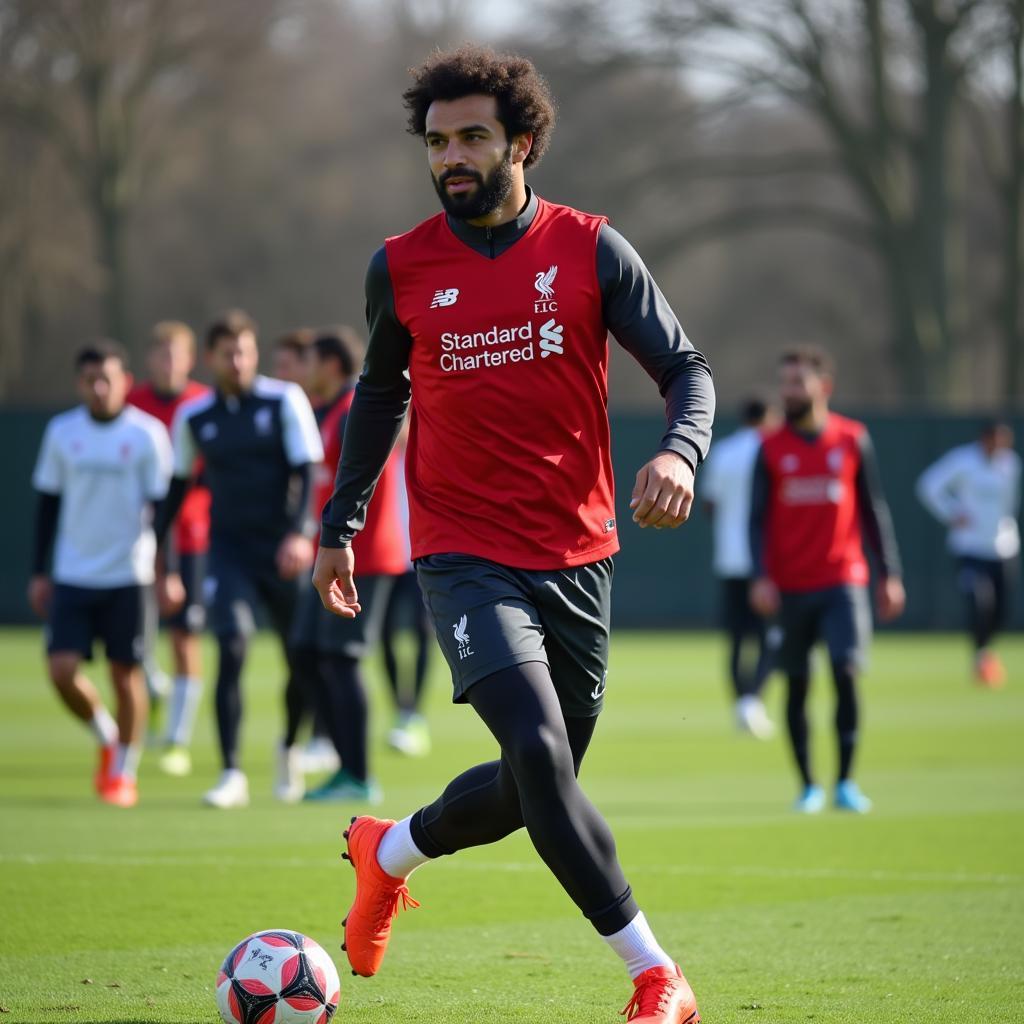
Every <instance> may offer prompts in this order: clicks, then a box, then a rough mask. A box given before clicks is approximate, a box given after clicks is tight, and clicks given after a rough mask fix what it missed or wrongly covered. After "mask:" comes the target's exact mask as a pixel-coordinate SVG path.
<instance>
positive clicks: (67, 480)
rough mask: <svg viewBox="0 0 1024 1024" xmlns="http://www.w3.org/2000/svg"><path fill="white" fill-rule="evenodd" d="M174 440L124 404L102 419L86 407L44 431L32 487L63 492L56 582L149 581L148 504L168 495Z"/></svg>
mask: <svg viewBox="0 0 1024 1024" xmlns="http://www.w3.org/2000/svg"><path fill="white" fill-rule="evenodd" d="M170 477H171V442H170V439H169V438H168V436H167V431H166V430H165V429H164V425H163V424H162V423H161V422H160V421H159V420H158V419H155V418H154V417H153V416H150V415H148V414H147V413H144V412H142V411H141V410H140V409H136V408H135V407H134V406H126V407H125V408H124V410H123V411H122V412H121V413H120V414H119V415H118V416H117V417H116V418H115V419H113V420H110V421H109V422H106V423H104V422H101V421H99V420H95V419H93V418H92V416H90V415H89V412H88V410H87V409H86V408H85V406H78V407H77V408H75V409H71V410H69V411H68V412H65V413H61V414H60V415H59V416H54V418H53V419H52V420H50V422H49V424H48V425H47V427H46V433H45V434H44V436H43V443H42V447H41V448H40V450H39V458H38V460H37V461H36V469H35V473H34V474H33V476H32V484H33V486H34V487H35V489H36V490H37V491H42V492H43V493H44V494H56V495H60V499H61V504H60V519H59V522H58V525H57V542H56V546H55V550H54V556H53V578H54V580H55V581H56V582H58V583H66V584H70V585H72V586H76V587H92V588H97V589H98V588H105V587H126V586H131V585H132V584H147V583H152V582H153V579H154V568H153V559H154V557H155V555H156V538H155V537H154V535H153V527H152V523H151V521H150V520H151V518H152V517H151V514H150V510H149V507H148V505H149V503H150V502H153V501H159V500H160V499H161V498H163V497H164V495H166V493H167V485H168V482H169V481H170Z"/></svg>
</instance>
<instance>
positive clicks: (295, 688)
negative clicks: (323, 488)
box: [270, 327, 339, 800]
mask: <svg viewBox="0 0 1024 1024" xmlns="http://www.w3.org/2000/svg"><path fill="white" fill-rule="evenodd" d="M315 338H316V331H314V330H312V329H311V328H309V327H294V328H292V330H290V331H286V332H285V333H284V334H282V335H281V336H280V337H279V338H278V339H277V341H275V342H274V347H273V350H272V351H271V357H270V358H271V371H270V376H271V377H274V378H276V379H277V380H284V381H289V382H290V383H292V384H298V385H299V387H301V388H302V390H303V391H305V392H306V395H307V397H310V398H312V392H311V391H310V374H311V372H312V362H313V341H314V339H315ZM332 472H333V470H332ZM285 707H286V709H287V712H286V713H287V715H288V716H289V723H290V721H291V716H292V715H295V716H297V717H296V723H299V724H301V722H303V721H305V719H306V718H307V717H309V718H310V719H311V721H312V723H313V734H312V735H311V736H310V738H309V741H308V742H307V744H306V746H305V748H304V749H303V750H302V752H301V755H293V757H292V759H291V760H287V759H282V760H280V763H279V774H280V778H279V779H278V782H277V788H278V789H279V791H280V794H281V798H282V799H285V800H289V799H290V800H298V799H300V798H301V796H302V786H301V778H302V776H301V773H299V774H298V775H296V776H294V778H293V777H292V772H291V767H292V766H293V764H294V757H295V756H300V757H301V768H302V772H333V771H335V770H336V769H337V768H338V764H339V762H338V755H337V753H336V752H335V750H334V744H333V743H332V742H331V737H330V729H329V728H328V726H327V723H326V722H325V721H324V719H323V715H322V714H321V713H320V710H319V704H318V702H317V701H316V697H315V691H314V689H312V688H311V687H306V686H303V684H302V682H301V681H300V680H298V679H294V678H290V679H289V680H288V688H287V690H286V691H285ZM290 729H291V725H290V724H288V725H286V732H288V731H290Z"/></svg>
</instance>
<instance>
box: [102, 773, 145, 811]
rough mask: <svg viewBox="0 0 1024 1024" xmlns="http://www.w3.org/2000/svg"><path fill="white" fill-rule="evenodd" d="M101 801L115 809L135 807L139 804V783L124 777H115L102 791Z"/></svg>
mask: <svg viewBox="0 0 1024 1024" xmlns="http://www.w3.org/2000/svg"><path fill="white" fill-rule="evenodd" d="M100 799H101V800H102V801H103V802H104V803H105V804H113V805H114V806H115V807H134V806H135V805H136V804H137V803H138V802H139V786H138V783H137V782H136V781H135V779H129V778H127V777H126V776H124V775H117V776H114V778H112V779H111V780H110V781H109V782H108V783H107V785H106V786H105V787H104V788H103V789H102V790H101V791H100Z"/></svg>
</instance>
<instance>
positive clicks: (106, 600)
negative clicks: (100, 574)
mask: <svg viewBox="0 0 1024 1024" xmlns="http://www.w3.org/2000/svg"><path fill="white" fill-rule="evenodd" d="M146 590H147V588H146V587H143V586H140V585H138V584H133V585H130V586H127V587H74V586H70V585H69V584H66V583H58V584H56V585H55V586H54V588H53V600H52V602H51V603H50V614H49V617H48V619H47V623H46V651H47V653H48V654H62V653H65V652H71V651H74V652H77V653H78V654H80V655H81V656H82V657H83V658H85V660H86V661H89V660H91V659H92V648H93V644H94V643H95V642H96V641H97V640H101V641H102V642H103V646H104V648H105V649H106V653H107V660H108V661H116V662H120V663H121V664H123V665H137V664H138V663H139V662H140V661H141V660H142V656H143V653H144V652H145V650H146V614H145V604H146V601H145V597H146Z"/></svg>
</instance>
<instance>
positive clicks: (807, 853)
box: [0, 630, 1024, 1024]
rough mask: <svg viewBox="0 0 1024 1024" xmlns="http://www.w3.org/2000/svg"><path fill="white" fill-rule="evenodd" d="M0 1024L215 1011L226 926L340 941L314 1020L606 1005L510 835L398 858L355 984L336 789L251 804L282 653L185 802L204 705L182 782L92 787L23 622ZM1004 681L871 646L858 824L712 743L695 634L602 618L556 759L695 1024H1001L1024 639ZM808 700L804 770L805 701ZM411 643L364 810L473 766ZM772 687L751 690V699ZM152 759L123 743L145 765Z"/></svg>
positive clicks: (205, 722)
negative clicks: (978, 681)
mask: <svg viewBox="0 0 1024 1024" xmlns="http://www.w3.org/2000/svg"><path fill="white" fill-rule="evenodd" d="M0 652H2V653H0V664H2V668H0V861H2V872H0V907H2V911H3V915H2V928H0V1021H19V1022H33V1024H35V1022H44V1021H46V1022H48V1021H76V1022H100V1021H120V1022H149V1021H154V1022H155V1021H175V1022H179V1024H183V1022H193V1021H195V1022H199V1021H203V1022H211V1024H213V1022H216V1021H217V1019H218V1015H217V1011H216V1008H215V1005H214V1000H213V993H212V984H213V980H214V975H215V972H216V969H217V967H218V965H219V963H220V961H221V959H222V958H223V956H224V954H225V953H226V952H227V951H228V949H229V948H230V947H231V946H232V945H233V944H234V943H235V942H236V941H237V940H238V939H240V938H241V937H243V936H244V935H246V934H248V933H249V932H252V931H255V930H258V929H261V928H270V927H287V928H292V929H296V930H299V931H303V932H306V933H307V934H309V935H311V936H313V937H314V938H316V939H317V940H318V941H320V942H321V943H322V944H323V945H324V946H325V947H326V948H327V949H328V950H329V951H330V952H332V953H333V954H335V955H336V957H337V958H338V959H339V966H340V967H341V974H342V1005H341V1009H340V1010H339V1013H338V1016H337V1018H336V1020H339V1021H375V1022H385V1021H386V1022H395V1021H417V1022H424V1024H432V1022H437V1024H441V1022H444V1024H449V1022H473V1024H479V1022H481V1021H523V1022H537V1024H540V1022H545V1024H547V1022H558V1024H562V1022H584V1021H586V1022H588V1024H594V1022H602V1021H606V1022H609V1024H610V1022H612V1021H615V1020H618V1019H621V1018H619V1017H617V1016H616V1011H618V1010H619V1009H620V1008H621V1007H622V1006H623V1005H624V1004H625V1003H626V1000H627V998H628V996H629V994H630V985H629V983H628V979H627V978H626V975H625V973H624V972H623V971H622V969H621V967H620V966H619V964H618V963H617V961H616V960H615V958H614V956H613V955H612V954H611V953H610V952H609V951H608V950H607V949H606V948H605V947H604V945H603V944H602V943H601V941H600V940H599V939H598V938H597V937H596V936H595V935H594V934H593V933H592V931H591V929H590V927H589V926H588V925H587V924H586V922H585V921H583V920H582V919H581V918H580V917H579V915H578V912H577V911H576V910H575V908H574V907H573V906H572V904H571V903H570V902H569V900H568V898H567V897H566V896H565V895H564V894H563V893H562V891H561V890H560V889H559V888H558V886H557V884H556V883H555V882H554V881H553V879H552V878H551V877H550V876H549V875H548V874H547V872H546V871H545V870H544V869H543V866H542V865H540V863H539V861H538V859H537V857H536V855H535V854H534V852H533V849H532V847H531V846H530V844H529V842H528V840H527V838H526V837H525V835H524V834H520V835H517V836H514V837H512V838H511V839H509V840H506V841H505V842H504V843H501V844H499V845H498V846H495V847H491V848H488V849H483V850H474V851H469V852H467V853H465V854H461V855H459V856H458V857H455V858H450V859H447V860H445V861H444V862H439V863H437V864H432V865H428V866H426V867H425V868H423V869H422V870H421V871H420V872H418V873H417V874H416V875H415V876H414V878H413V882H412V891H413V895H415V896H416V897H417V898H418V899H419V900H420V901H421V902H422V904H423V906H422V909H420V910H414V911H410V912H408V913H406V914H404V915H402V916H401V917H400V918H399V920H398V923H397V926H396V932H395V937H394V940H393V942H392V947H391V951H390V953H389V957H388V961H387V963H386V964H385V967H384V970H383V972H382V973H381V974H380V975H379V976H378V977H376V978H374V979H372V980H364V979H361V978H360V979H356V978H352V977H351V976H350V975H349V974H348V973H347V970H346V969H345V967H346V965H345V963H344V954H342V953H340V952H339V951H338V944H339V942H340V927H339V924H338V922H339V921H340V920H341V917H342V914H343V911H344V909H345V907H346V906H347V901H348V899H349V896H350V894H351V891H352V874H351V871H350V869H349V868H348V866H347V865H345V864H343V863H342V862H341V861H340V860H339V858H338V854H339V852H340V849H341V846H340V841H339V833H340V831H341V828H342V823H343V821H344V822H347V820H348V816H349V814H350V813H355V809H353V810H352V811H350V810H349V809H348V808H346V807H341V806H339V807H333V808H332V807H325V806H323V805H319V806H317V805H305V806H298V807H282V806H280V805H277V804H275V803H274V802H273V800H272V799H271V797H270V795H269V792H270V751H271V747H272V744H273V742H274V739H275V736H276V729H277V728H278V727H279V722H280V717H279V715H280V713H279V698H278V692H279V677H280V666H279V661H278V656H277V653H276V651H275V650H274V649H273V647H272V646H270V645H269V643H267V642H265V641H261V643H260V645H259V646H258V647H257V648H256V650H255V656H254V657H253V658H252V660H251V663H250V671H249V676H248V684H247V692H248V696H249V703H248V716H247V727H246V732H245V746H246V759H247V762H248V764H247V767H248V768H249V771H250V780H251V782H252V784H253V798H254V799H253V806H252V807H251V808H250V809H249V810H246V811H231V812H217V811H212V810H206V809H204V808H202V807H200V806H199V797H200V795H201V793H202V792H203V790H204V789H205V788H206V787H207V786H208V785H209V784H210V782H211V780H212V779H213V778H214V775H215V772H216V764H215V754H214V744H213V724H212V719H211V715H210V713H209V709H208V708H207V710H206V712H204V715H203V718H202V720H201V725H200V728H199V730H198V737H197V743H196V754H197V764H196V773H195V774H194V775H193V776H192V778H190V779H187V780H184V781H178V780H171V779H166V778H163V777H161V776H160V775H159V774H158V772H157V771H156V770H155V766H154V765H153V764H152V763H145V762H144V765H143V774H142V780H141V781H142V794H143V796H142V803H141V804H140V806H139V807H138V808H137V809H135V810H132V811H122V810H117V809H113V808H108V807H105V806H102V805H100V804H98V803H97V802H96V801H95V799H94V798H93V797H92V796H91V793H90V788H89V776H90V773H91V769H92V759H93V748H92V746H91V738H90V736H89V735H88V733H87V732H86V731H85V730H83V729H82V728H81V727H80V726H78V725H77V724H76V723H74V722H73V721H72V720H71V719H70V718H68V717H67V716H66V715H65V714H63V713H62V712H61V711H60V709H59V708H58V706H57V702H56V699H55V698H54V697H53V695H52V694H51V693H50V692H49V690H48V687H47V685H46V684H45V682H44V680H43V678H42V674H41V659H40V653H39V640H38V635H37V634H35V633H32V632H27V631H13V630H12V631H3V632H0ZM1004 652H1005V654H1006V656H1007V662H1008V666H1009V668H1010V673H1011V677H1012V679H1015V681H1016V685H1013V683H1011V685H1010V687H1009V688H1008V689H1007V690H1005V691H1003V692H1001V693H990V692H982V691H979V690H976V689H975V688H973V687H972V686H970V685H968V682H967V679H966V666H967V655H966V652H965V649H964V645H963V643H962V641H961V640H960V639H959V638H954V637H949V638H946V637H930V636H929V637H910V638H906V637H885V638H882V639H881V640H880V641H879V642H878V643H877V645H876V648H875V654H874V667H873V670H872V672H871V674H870V677H869V678H868V680H867V682H866V687H865V693H866V715H865V719H866V725H865V740H864V743H863V746H862V752H861V755H860V762H859V763H860V769H861V770H860V772H859V777H860V780H861V782H862V784H863V786H864V789H865V791H866V792H868V793H869V794H870V795H871V796H872V797H873V798H874V799H875V801H876V810H875V811H874V813H872V814H871V815H870V816H868V817H865V818H853V817H849V816H842V815H838V814H836V813H835V812H831V811H830V812H828V813H825V814H823V815H821V816H819V817H817V818H800V817H798V816H796V815H794V814H793V813H791V812H790V811H789V809H788V808H789V804H790V802H791V800H792V798H793V796H794V792H795V783H794V779H793V776H792V773H791V770H790V766H789V761H788V757H787V753H786V749H785V747H784V745H783V743H782V741H781V740H775V741H773V742H770V743H763V744H762V743H757V742H755V741H753V740H749V739H745V738H743V737H740V736H737V735H736V734H735V733H734V731H733V729H732V727H731V719H730V717H729V715H728V713H727V707H726V702H725V700H724V698H723V693H724V689H723V684H722V682H721V679H720V675H719V663H720V650H719V647H718V645H717V642H716V641H715V640H714V639H712V638H709V637H706V636H702V635H692V634H679V635H674V636H673V635H666V634H659V635H638V634H620V635H618V636H617V637H616V638H615V642H614V643H613V657H612V670H611V673H610V677H609V679H610V682H609V690H608V692H609V700H608V708H607V710H606V712H605V714H604V716H603V717H602V721H601V725H600V727H599V729H598V733H597V736H596V739H595V744H594V747H593V748H592V750H591V753H590V755H589V756H588V760H587V762H586V764H585V766H584V770H583V775H582V778H583V782H584V784H585V786H586V788H587V790H588V791H589V793H590V794H591V796H592V797H593V798H594V800H595V802H596V803H597V805H598V806H599V807H600V808H601V809H602V810H603V811H604V813H605V814H606V815H607V817H608V819H609V821H610V823H611V825H612V827H613V829H614V830H615V833H616V836H617V838H618V843H619V850H620V854H621V857H622V860H623V863H624V865H625V867H626V873H627V876H628V877H629V878H630V880H631V882H632V884H633V887H634V890H635V892H636V894H637V896H638V897H639V900H640V903H641V906H643V907H644V908H645V910H646V912H647V915H648V917H649V918H650V920H651V922H652V924H653V925H654V928H655V931H656V932H657V934H658V935H659V937H660V938H661V941H662V943H663V944H664V945H665V946H666V947H667V948H668V949H669V950H671V951H672V952H673V953H674V954H675V955H676V956H677V957H678V959H679V960H680V962H681V964H682V966H683V969H684V971H685V972H686V974H687V976H688V977H689V979H690V981H691V983H692V984H693V987H694V989H695V990H696V991H697V994H698V997H699V999H700V1002H701V1008H702V1012H703V1016H704V1021H705V1024H731V1022H745V1024H770V1022H771V1024H774V1022H790V1021H794V1022H795V1021H800V1022H806V1021H814V1022H816V1024H828V1022H839V1021H843V1022H858V1024H860V1022H865V1021H871V1022H872V1024H880V1022H892V1024H907V1022H917V1021H921V1022H929V1024H933V1022H943V1021H949V1022H953V1021H958V1022H959V1021H964V1020H971V1021H977V1022H979V1024H997V1022H1011V1021H1024V984H1022V983H1024V771H1022V769H1024V639H1022V638H1020V637H1017V638H1014V639H1012V640H1009V641H1007V642H1006V643H1005V644H1004ZM829 689H830V687H829V685H828V683H827V682H826V681H825V680H824V679H822V680H820V681H819V685H818V687H817V690H816V692H815V700H814V714H815V719H816V722H817V735H818V736H819V737H820V742H818V743H817V745H816V760H817V762H818V764H819V765H821V769H822V775H823V777H824V778H826V779H827V778H828V777H829V775H830V773H831V766H832V763H833V745H832V738H831V733H830V730H829V728H828V720H829V716H830V713H831V696H830V693H829ZM447 696H448V682H447V679H446V677H445V675H444V673H443V671H442V668H441V666H440V659H438V660H437V662H435V676H434V688H433V692H432V701H431V718H432V723H433V733H434V739H435V753H434V754H433V755H432V756H431V757H430V758H429V759H427V760H426V761H419V762H413V761H406V760H402V759H401V758H399V757H398V756H397V755H393V754H391V753H390V752H389V751H387V750H386V749H385V748H384V746H383V743H382V742H381V741H380V739H379V737H380V736H381V735H382V734H383V731H384V729H385V728H386V726H387V715H386V713H385V705H384V703H383V701H382V700H381V699H380V691H379V690H378V691H377V692H376V693H375V697H376V698H377V699H376V701H375V707H376V708H377V709H378V711H379V713H378V714H377V715H376V716H375V729H374V731H375V733H376V735H377V736H378V740H377V742H376V743H375V746H374V752H375V763H376V771H377V774H378V776H379V779H380V781H381V782H382V784H383V786H384V790H385V794H386V799H385V803H384V806H383V808H382V811H383V812H384V813H386V814H390V815H397V816H400V815H403V814H405V813H408V812H409V811H411V810H413V809H415V807H417V806H418V805H419V804H421V803H423V802H425V801H427V800H428V799H431V798H432V797H434V796H435V795H436V793H437V792H438V790H439V788H440V786H441V784H442V783H443V782H445V781H447V779H448V778H449V777H450V776H451V775H452V774H454V773H455V772H456V771H457V770H458V769H460V768H461V767H464V766H467V765H469V764H470V763H472V762H474V761H475V760H480V759H485V758H488V757H490V756H493V749H492V743H491V742H490V741H489V739H488V737H487V735H486V734H485V733H484V731H483V728H482V726H480V725H479V724H478V723H477V721H476V720H475V718H474V716H473V714H472V712H471V711H469V710H466V709H463V708H454V707H452V706H451V705H450V704H449V703H448V700H447ZM780 699H781V686H780V685H779V684H778V683H777V682H773V684H772V689H771V690H770V693H769V703H770V705H771V706H772V709H773V711H774V712H776V714H777V712H778V706H779V702H780ZM151 760H152V759H150V761H151Z"/></svg>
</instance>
